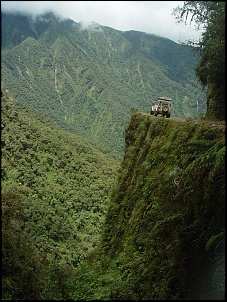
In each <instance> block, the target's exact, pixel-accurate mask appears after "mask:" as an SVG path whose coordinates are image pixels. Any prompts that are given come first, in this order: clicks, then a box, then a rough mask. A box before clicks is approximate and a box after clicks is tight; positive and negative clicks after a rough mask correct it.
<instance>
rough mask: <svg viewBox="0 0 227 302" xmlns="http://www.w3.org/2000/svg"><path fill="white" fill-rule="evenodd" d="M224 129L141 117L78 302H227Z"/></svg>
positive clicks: (75, 284)
mask: <svg viewBox="0 0 227 302" xmlns="http://www.w3.org/2000/svg"><path fill="white" fill-rule="evenodd" d="M225 143H226V142H225V123H224V122H223V123H216V124H212V123H210V124H209V123H207V122H201V121H200V122H195V121H193V120H191V121H190V120H189V121H181V120H176V119H163V118H155V117H153V116H149V115H148V114H145V113H140V112H135V113H133V115H132V117H131V121H130V123H129V125H128V128H127V129H126V132H125V154H124V160H123V162H122V165H121V169H120V172H119V175H118V180H117V183H116V184H115V185H114V189H113V190H112V194H111V200H110V205H109V208H108V211H107V214H106V219H105V223H104V226H103V232H102V240H101V242H100V244H99V245H98V248H97V249H96V250H94V251H93V252H92V253H91V254H90V255H89V256H88V257H87V259H86V262H85V263H83V264H82V265H81V266H80V267H78V269H77V270H76V271H75V272H74V274H72V276H71V278H72V279H73V280H74V281H72V280H71V282H72V283H71V284H72V285H70V284H69V283H68V291H67V292H68V293H71V298H72V299H73V300H74V301H78V300H82V299H83V300H86V301H92V300H101V301H114V300H117V301H119V300H124V301H127V300H129V301H142V300H147V301H148V300H149V301H151V300H181V301H182V300H224V299H225V151H226V145H225Z"/></svg>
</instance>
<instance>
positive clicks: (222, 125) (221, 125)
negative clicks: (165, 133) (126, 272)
mask: <svg viewBox="0 0 227 302" xmlns="http://www.w3.org/2000/svg"><path fill="white" fill-rule="evenodd" d="M141 114H143V115H149V116H150V118H155V119H157V118H164V119H167V120H175V121H179V122H187V123H204V124H209V125H211V126H214V127H219V128H223V129H225V127H226V122H225V121H211V120H196V119H191V118H186V119H183V118H179V117H175V116H171V117H170V118H166V117H163V116H161V115H158V116H154V115H150V113H147V112H141Z"/></svg>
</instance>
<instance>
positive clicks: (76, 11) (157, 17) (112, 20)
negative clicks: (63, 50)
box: [1, 1, 201, 43]
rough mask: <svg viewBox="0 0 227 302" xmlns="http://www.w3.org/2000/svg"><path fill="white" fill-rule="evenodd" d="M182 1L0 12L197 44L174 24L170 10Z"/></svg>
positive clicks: (13, 5) (19, 6)
mask: <svg viewBox="0 0 227 302" xmlns="http://www.w3.org/2000/svg"><path fill="white" fill-rule="evenodd" d="M183 2H184V1H1V11H2V12H11V13H12V12H20V13H30V14H32V15H34V16H35V15H37V14H42V13H45V12H48V11H53V12H55V13H57V14H59V15H61V16H63V17H66V18H70V19H72V20H73V21H75V22H82V23H84V24H85V25H88V24H89V23H90V22H95V23H98V24H100V25H102V26H108V27H112V28H114V29H117V30H120V31H128V30H136V31H140V32H146V33H149V34H154V35H158V36H161V37H164V38H168V39H170V40H172V41H174V42H176V43H184V42H187V41H188V40H191V41H193V42H198V40H199V38H200V37H201V32H198V31H197V30H196V29H195V27H194V26H193V25H192V26H189V24H188V25H184V24H177V22H176V19H175V17H174V16H173V15H172V9H173V8H176V7H177V6H178V5H179V6H183Z"/></svg>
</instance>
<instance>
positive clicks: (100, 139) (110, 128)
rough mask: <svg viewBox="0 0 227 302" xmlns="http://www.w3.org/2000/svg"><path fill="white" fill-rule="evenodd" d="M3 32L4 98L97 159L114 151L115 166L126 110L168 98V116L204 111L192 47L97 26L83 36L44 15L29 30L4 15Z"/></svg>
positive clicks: (27, 24) (82, 32)
mask: <svg viewBox="0 0 227 302" xmlns="http://www.w3.org/2000/svg"><path fill="white" fill-rule="evenodd" d="M44 17H45V16H42V18H44ZM31 26H32V29H33V30H29V28H31ZM2 28H3V29H5V30H3V32H4V35H3V37H2V39H3V42H2V64H1V71H2V73H1V80H2V89H3V91H4V92H5V91H6V89H7V90H8V91H9V93H10V95H11V96H12V97H13V98H14V99H15V100H17V101H18V102H20V103H23V104H29V105H30V106H31V107H33V108H34V109H36V110H37V111H39V112H40V113H42V115H43V114H45V116H46V117H48V118H50V119H52V120H53V121H54V122H55V123H57V124H58V125H59V126H61V127H62V128H64V129H65V130H68V131H70V132H73V133H76V134H78V135H80V136H82V137H84V138H86V139H89V140H90V141H92V142H94V143H96V144H97V147H99V149H100V150H101V151H103V152H105V153H107V152H108V153H109V154H110V153H111V151H113V150H114V151H115V153H116V154H115V158H120V157H121V156H122V154H123V148H124V140H123V135H122V134H123V132H124V130H125V127H126V124H127V121H128V120H129V119H130V115H131V112H130V110H131V108H137V109H138V110H141V111H147V112H148V111H150V107H151V103H152V100H154V99H156V98H157V97H159V96H167V97H171V98H172V100H173V108H174V109H173V116H178V117H191V118H193V117H197V116H198V115H199V113H201V112H202V113H203V112H205V110H206V103H205V93H204V91H203V90H202V86H201V85H200V83H199V81H198V80H197V79H196V76H195V66H196V63H197V57H196V56H194V52H193V50H194V48H193V47H190V46H182V45H179V44H177V43H175V42H173V41H171V40H168V39H166V38H161V37H157V36H154V35H151V34H146V33H142V32H136V31H128V32H121V31H117V30H114V29H112V28H108V27H104V26H99V25H97V26H93V27H90V28H88V29H85V30H82V28H81V27H80V25H79V24H77V23H75V22H73V21H71V20H65V21H62V20H61V21H59V20H58V18H57V17H56V16H51V19H50V18H49V17H48V15H47V16H46V21H45V22H44V21H43V19H40V20H39V19H37V20H36V22H33V21H32V20H31V19H29V18H27V19H26V18H25V17H24V16H20V15H16V16H12V15H10V16H9V15H7V14H2ZM34 30H35V31H34ZM15 32H16V33H18V35H19V33H20V36H21V37H23V38H21V39H20V41H18V39H16V38H15V35H14V33H15ZM35 32H36V33H35ZM197 102H199V108H197Z"/></svg>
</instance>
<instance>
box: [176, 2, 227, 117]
mask: <svg viewBox="0 0 227 302" xmlns="http://www.w3.org/2000/svg"><path fill="white" fill-rule="evenodd" d="M173 14H174V15H175V17H176V20H177V22H178V23H182V22H185V23H187V22H188V21H189V24H191V23H192V21H194V22H195V24H196V25H197V29H201V28H203V30H204V32H203V33H202V38H201V40H200V41H199V42H198V46H199V47H198V49H199V50H200V59H199V62H198V64H197V66H196V68H195V72H196V75H197V77H198V79H199V80H200V82H201V84H202V85H203V87H204V88H205V87H206V88H207V112H206V117H207V118H209V119H218V120H224V119H225V113H224V112H225V2H224V1H184V4H183V7H180V6H178V7H176V8H175V9H173ZM189 43H190V42H189Z"/></svg>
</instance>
